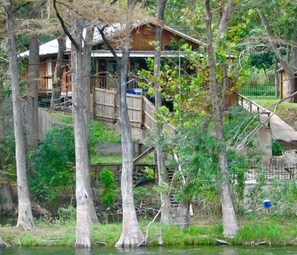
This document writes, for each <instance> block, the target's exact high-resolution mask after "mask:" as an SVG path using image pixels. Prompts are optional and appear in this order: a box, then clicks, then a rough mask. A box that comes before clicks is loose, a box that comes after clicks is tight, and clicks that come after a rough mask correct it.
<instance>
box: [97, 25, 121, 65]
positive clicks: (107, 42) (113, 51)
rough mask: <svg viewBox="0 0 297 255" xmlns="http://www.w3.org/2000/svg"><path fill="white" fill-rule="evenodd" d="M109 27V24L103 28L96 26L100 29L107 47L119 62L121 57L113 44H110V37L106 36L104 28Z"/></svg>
mask: <svg viewBox="0 0 297 255" xmlns="http://www.w3.org/2000/svg"><path fill="white" fill-rule="evenodd" d="M107 27H108V25H105V26H103V27H102V28H99V27H98V26H96V28H97V29H98V31H99V33H100V35H101V37H102V39H103V42H104V43H105V45H106V46H107V48H108V49H109V50H110V52H111V54H112V55H113V57H114V59H115V60H116V62H117V63H119V57H118V55H117V53H116V51H115V50H114V48H113V47H112V45H111V44H110V42H109V41H108V39H107V38H106V36H105V34H104V30H105V28H107Z"/></svg>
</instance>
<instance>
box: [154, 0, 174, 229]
mask: <svg viewBox="0 0 297 255" xmlns="http://www.w3.org/2000/svg"><path fill="white" fill-rule="evenodd" d="M166 3H167V0H160V2H159V11H158V19H159V21H160V22H163V20H164V12H165V7H166ZM162 26H163V24H161V25H157V26H156V41H157V43H158V45H157V47H156V49H155V67H154V77H155V80H156V81H155V108H156V110H157V111H158V109H159V108H160V107H161V106H162V94H161V87H160V68H161V46H162ZM155 128H156V130H157V132H156V133H157V137H156V146H155V147H156V154H157V168H158V180H159V186H160V187H162V186H164V185H166V184H168V182H169V180H168V173H167V169H166V166H165V155H164V151H163V149H162V145H163V144H164V141H163V136H162V131H163V125H162V123H159V122H156V126H155ZM160 200H161V220H160V221H161V223H164V224H171V223H172V218H171V217H172V212H171V202H170V196H169V193H168V191H167V190H165V191H164V189H161V192H160Z"/></svg>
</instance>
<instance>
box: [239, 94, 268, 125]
mask: <svg viewBox="0 0 297 255" xmlns="http://www.w3.org/2000/svg"><path fill="white" fill-rule="evenodd" d="M237 95H238V96H239V102H238V103H239V105H240V106H241V107H243V108H244V109H246V110H247V111H249V112H255V113H257V114H259V117H260V118H261V121H262V123H263V124H266V125H267V126H268V127H270V114H271V112H270V111H268V110H267V109H265V108H263V107H262V106H261V105H258V104H257V103H255V102H253V101H252V100H250V99H248V98H247V97H245V96H243V95H241V94H238V93H237Z"/></svg>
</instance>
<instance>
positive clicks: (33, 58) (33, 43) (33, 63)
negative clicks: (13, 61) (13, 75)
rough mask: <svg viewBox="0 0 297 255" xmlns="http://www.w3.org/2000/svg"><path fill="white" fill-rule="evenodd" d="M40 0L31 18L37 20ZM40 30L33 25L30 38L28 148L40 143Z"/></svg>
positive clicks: (33, 8)
mask: <svg viewBox="0 0 297 255" xmlns="http://www.w3.org/2000/svg"><path fill="white" fill-rule="evenodd" d="M39 2H40V1H37V2H36V3H34V4H33V6H32V11H31V17H30V18H31V19H32V20H36V19H38V18H39V15H40V3H39ZM37 31H38V30H37V29H36V27H35V26H32V32H31V35H30V39H29V67H28V72H29V73H28V77H29V80H28V94H27V129H28V139H27V140H28V150H29V151H31V150H33V149H35V148H36V147H37V145H38V78H39V63H40V60H39V38H38V32H37Z"/></svg>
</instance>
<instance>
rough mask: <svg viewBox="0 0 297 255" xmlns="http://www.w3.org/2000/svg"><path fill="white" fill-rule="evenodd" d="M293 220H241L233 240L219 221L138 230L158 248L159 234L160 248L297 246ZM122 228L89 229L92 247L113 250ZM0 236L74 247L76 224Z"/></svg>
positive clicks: (4, 230) (6, 229)
mask: <svg viewBox="0 0 297 255" xmlns="http://www.w3.org/2000/svg"><path fill="white" fill-rule="evenodd" d="M296 223H297V222H296V220H295V219H292V220H286V219H284V220H282V219H280V218H272V217H270V216H267V215H263V216H261V217H257V219H255V218H253V219H246V218H245V219H241V220H240V231H239V233H238V234H237V235H236V236H235V237H234V238H224V237H223V227H222V225H221V224H220V223H219V220H216V221H213V220H207V221H206V220H203V221H202V222H201V223H196V224H192V225H190V226H189V227H188V228H187V229H184V230H182V229H179V228H178V227H177V226H172V225H171V226H165V225H162V224H160V223H153V224H151V225H150V227H149V230H148V233H147V226H148V224H149V221H141V229H142V231H143V232H144V233H145V235H147V236H148V238H147V241H148V246H158V240H160V235H162V239H163V246H167V247H168V246H184V245H187V246H189V245H195V246H198V245H222V244H225V245H245V246H253V245H255V246H256V245H267V246H297V224H296ZM121 227H122V225H121V224H120V223H113V224H97V225H94V226H93V227H92V245H93V247H99V246H104V247H114V245H115V243H116V242H117V240H118V238H119V236H120V233H121ZM0 229H1V237H2V239H3V241H4V242H5V243H6V244H7V245H8V246H14V247H17V246H18V247H20V246H22V247H35V246H56V247H57V246H64V247H73V246H74V244H75V221H67V222H60V221H58V220H57V221H54V222H49V221H40V220H39V221H37V224H36V228H34V229H32V230H30V231H21V230H20V229H17V228H16V227H13V226H9V225H5V226H0Z"/></svg>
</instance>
